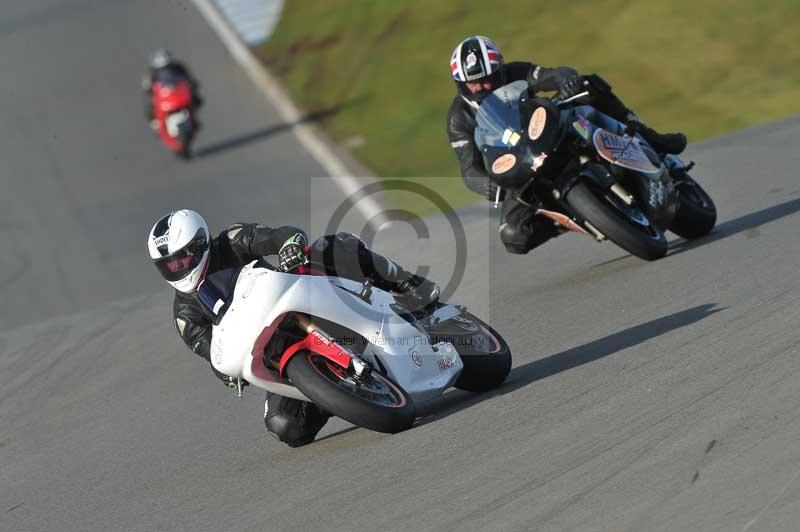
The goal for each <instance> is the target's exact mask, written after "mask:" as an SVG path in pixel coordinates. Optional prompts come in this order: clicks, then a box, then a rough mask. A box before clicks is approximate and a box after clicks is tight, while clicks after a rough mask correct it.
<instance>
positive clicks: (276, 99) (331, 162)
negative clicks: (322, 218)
mask: <svg viewBox="0 0 800 532" xmlns="http://www.w3.org/2000/svg"><path fill="white" fill-rule="evenodd" d="M192 2H193V3H194V5H195V7H196V8H197V9H198V11H200V14H201V15H203V17H204V18H205V19H206V21H207V22H208V24H209V26H211V28H212V29H213V30H214V31H215V32H216V33H217V35H218V36H219V38H220V40H221V41H222V43H223V44H224V45H225V47H226V48H227V49H228V51H229V52H230V54H231V56H232V57H233V58H234V59H235V60H236V62H237V63H239V65H240V66H241V67H242V68H243V69H244V70H245V72H247V74H248V75H249V76H250V78H251V79H252V80H253V82H254V83H255V84H256V86H258V88H259V89H261V91H262V92H263V93H264V95H265V96H266V97H267V98H268V99H269V100H270V103H271V104H272V106H273V107H274V108H275V109H276V110H277V111H278V114H279V115H280V117H281V118H282V119H283V120H284V122H286V123H287V124H291V128H292V132H294V134H295V136H296V137H297V139H298V140H299V141H300V143H301V144H302V145H303V146H304V147H305V149H306V150H307V151H308V152H309V153H310V154H311V156H312V157H314V159H315V160H316V161H317V162H318V163H319V164H320V165H321V166H322V168H323V169H324V170H325V171H326V172H327V173H328V175H329V176H330V178H331V179H333V181H334V182H335V183H336V185H337V186H338V187H339V188H340V189H341V190H342V192H343V193H344V195H345V197H347V196H350V195H351V194H353V193H355V192H356V191H357V190H358V189H360V188H361V187H362V186H363V183H362V182H359V180H357V179H356V178H354V177H353V175H352V172H351V171H350V170H348V169H347V166H346V165H345V164H344V163H343V162H342V161H341V159H339V158H338V157H337V156H336V154H335V153H334V152H333V151H332V150H331V149H330V148H329V147H328V146H327V145H326V144H325V142H324V141H322V140H321V139H320V137H319V134H318V133H317V132H316V131H315V130H314V128H312V127H311V126H310V125H308V124H304V123H302V122H301V121H302V119H303V115H302V114H301V113H300V111H299V110H298V109H297V107H296V106H295V105H294V103H293V102H292V101H291V99H290V98H289V96H288V95H287V94H286V92H285V91H284V90H283V88H282V87H281V86H280V84H279V83H278V81H277V80H276V79H275V78H274V77H273V76H272V75H271V74H270V73H269V72H268V71H267V69H266V68H264V65H262V64H261V62H260V61H259V60H258V59H257V58H256V57H255V56H254V55H253V53H252V52H250V49H249V48H248V47H247V46H246V45H245V44H244V43H243V42H242V40H241V39H240V38H239V36H238V35H237V33H236V31H235V30H234V29H233V28H232V27H231V25H230V24H229V23H228V21H227V20H226V19H225V17H224V16H223V15H222V14H221V13H220V11H219V10H218V9H217V7H216V6H215V5H214V4H213V3H212V1H211V0H192ZM354 199H355V198H354ZM354 208H356V209H358V210H359V212H360V213H361V215H362V216H363V217H364V218H365V219H366V220H371V221H372V223H373V224H374V225H375V226H376V227H377V226H380V224H381V223H382V222H383V221H384V220H385V215H384V214H383V212H384V209H383V208H381V206H380V204H379V203H378V202H377V201H375V199H374V198H373V197H371V196H368V197H364V198H361V199H360V200H356V201H354Z"/></svg>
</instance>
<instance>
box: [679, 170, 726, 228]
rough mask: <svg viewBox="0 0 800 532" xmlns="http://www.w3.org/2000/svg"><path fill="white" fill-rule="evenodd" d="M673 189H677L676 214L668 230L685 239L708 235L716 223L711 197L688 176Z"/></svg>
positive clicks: (714, 208) (715, 212) (714, 207)
mask: <svg viewBox="0 0 800 532" xmlns="http://www.w3.org/2000/svg"><path fill="white" fill-rule="evenodd" d="M675 188H677V189H678V212H677V213H676V214H675V219H674V220H673V221H672V225H671V226H670V228H669V230H670V231H672V232H673V233H675V234H676V235H678V236H682V237H683V238H687V239H689V238H699V237H701V236H705V235H707V234H708V233H710V232H711V230H712V229H714V226H715V225H716V223H717V207H716V206H715V205H714V200H712V199H711V196H709V195H708V193H707V192H706V191H705V190H703V187H701V186H700V184H699V183H698V182H697V181H695V180H694V179H692V178H691V177H689V176H688V175H687V176H686V177H684V178H683V179H681V180H680V181H679V182H678V183H677V184H676V185H675Z"/></svg>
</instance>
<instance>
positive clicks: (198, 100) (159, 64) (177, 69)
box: [142, 48, 203, 129]
mask: <svg viewBox="0 0 800 532" xmlns="http://www.w3.org/2000/svg"><path fill="white" fill-rule="evenodd" d="M181 80H183V81H186V82H187V83H188V84H189V88H190V89H191V91H192V105H193V106H194V108H195V109H199V108H200V106H202V105H203V98H202V97H201V96H200V84H199V83H198V82H197V80H196V79H195V78H194V76H192V74H191V73H190V72H189V69H188V68H186V65H184V64H183V63H182V62H180V61H178V60H176V59H175V58H174V57H173V56H172V54H171V53H169V51H168V50H164V49H163V48H161V49H158V50H156V51H155V52H153V53H152V55H151V56H150V63H149V65H148V69H147V72H146V73H145V74H144V76H142V103H143V105H144V116H145V118H146V119H147V122H148V123H149V124H150V127H151V128H153V129H158V123H157V122H155V121H154V119H155V116H154V114H153V84H154V83H156V82H161V83H166V84H168V85H173V84H175V83H176V82H178V81H181Z"/></svg>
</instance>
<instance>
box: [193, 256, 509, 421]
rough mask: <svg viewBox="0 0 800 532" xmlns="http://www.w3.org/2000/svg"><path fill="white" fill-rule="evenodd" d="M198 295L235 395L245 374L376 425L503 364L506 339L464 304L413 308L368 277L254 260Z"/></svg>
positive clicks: (487, 376)
mask: <svg viewBox="0 0 800 532" xmlns="http://www.w3.org/2000/svg"><path fill="white" fill-rule="evenodd" d="M198 296H199V299H200V301H201V302H202V304H203V306H204V308H205V310H206V312H207V313H208V315H209V316H210V317H211V319H212V321H213V322H214V328H213V334H212V341H211V363H212V364H213V366H214V367H215V368H216V369H217V370H219V371H220V372H222V373H224V374H226V375H229V376H231V377H233V378H234V379H237V382H238V383H239V396H241V394H242V385H243V384H244V383H250V384H251V385H253V386H257V387H258V388H262V389H264V390H267V391H269V392H272V393H276V394H279V395H283V396H287V397H292V398H295V399H301V400H304V401H312V402H314V403H316V404H317V405H319V406H320V407H321V408H323V409H324V410H326V411H328V412H330V413H332V414H334V415H336V416H339V417H341V418H343V419H345V420H347V421H349V422H350V423H353V424H355V425H358V426H361V427H364V428H367V429H370V430H375V431H378V432H388V433H395V432H399V431H402V430H405V429H408V428H409V427H411V425H412V424H413V422H414V419H415V417H416V407H415V404H416V403H421V402H425V401H429V400H431V399H434V398H436V397H438V396H440V395H441V394H442V393H443V392H444V391H445V390H446V389H447V388H449V387H451V386H455V387H456V388H460V389H464V390H469V391H476V392H479V391H486V390H489V389H491V388H494V387H496V386H499V385H500V384H502V383H503V381H504V380H505V378H506V376H507V375H508V373H509V371H510V369H511V352H510V350H509V348H508V345H507V344H506V342H505V340H503V338H502V337H501V336H500V335H499V334H498V333H497V332H496V331H495V330H494V329H493V328H492V327H490V326H489V325H487V324H486V323H484V322H483V321H481V320H480V319H478V318H477V317H475V316H473V315H472V314H470V313H469V312H467V311H466V309H465V308H464V307H463V306H460V305H454V304H450V303H443V302H437V303H435V304H433V305H430V306H429V307H427V308H426V309H422V310H414V311H412V310H409V309H411V308H414V305H412V304H410V302H409V301H406V302H405V304H404V301H403V299H402V296H393V295H392V294H390V293H388V292H385V291H383V290H380V289H378V288H376V287H373V286H372V285H371V282H370V281H369V280H367V281H365V282H364V283H363V284H362V283H358V282H355V281H352V280H349V279H344V278H341V277H328V276H323V275H295V274H290V273H283V272H280V271H276V270H274V269H272V268H271V267H269V266H268V265H266V264H264V263H261V262H258V261H254V262H252V263H250V264H248V265H247V266H245V267H243V268H241V269H233V270H223V271H220V272H216V273H214V274H212V275H210V276H209V277H208V278H207V279H206V280H205V282H203V284H202V285H201V287H200V289H199V291H198Z"/></svg>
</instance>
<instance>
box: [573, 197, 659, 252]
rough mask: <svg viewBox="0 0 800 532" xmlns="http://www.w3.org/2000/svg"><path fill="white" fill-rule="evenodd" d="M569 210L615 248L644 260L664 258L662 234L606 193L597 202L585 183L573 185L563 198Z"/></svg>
mask: <svg viewBox="0 0 800 532" xmlns="http://www.w3.org/2000/svg"><path fill="white" fill-rule="evenodd" d="M564 199H565V201H566V202H567V204H568V205H569V206H570V209H571V210H572V211H573V212H574V213H575V214H576V215H578V216H579V217H581V218H583V219H584V220H586V221H587V222H589V223H590V224H592V226H594V227H595V228H597V230H598V231H600V232H601V233H603V234H604V235H605V236H606V237H607V238H608V239H609V240H611V241H612V242H614V243H615V244H616V245H618V246H619V247H621V248H622V249H624V250H625V251H628V252H629V253H631V254H633V255H636V256H637V257H639V258H642V259H645V260H656V259H660V258H661V257H663V256H664V255H666V254H667V238H666V237H665V236H664V232H663V231H662V230H661V229H659V228H658V227H656V226H655V225H653V224H652V223H651V222H650V220H649V219H648V218H647V216H645V214H644V213H643V212H641V211H640V210H639V209H638V208H636V207H635V206H633V205H627V204H626V203H624V202H623V201H622V200H621V199H618V198H616V196H615V195H613V194H611V193H609V194H608V195H607V196H605V197H603V198H600V197H598V196H597V195H595V193H594V192H593V191H592V189H590V188H589V186H588V185H587V184H586V183H580V182H579V183H577V184H576V185H575V186H574V187H572V188H571V189H570V191H569V192H567V195H566V197H565V198H564Z"/></svg>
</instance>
